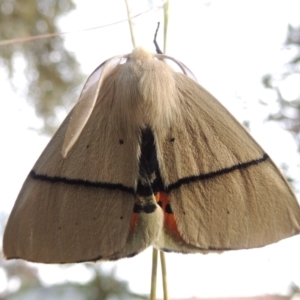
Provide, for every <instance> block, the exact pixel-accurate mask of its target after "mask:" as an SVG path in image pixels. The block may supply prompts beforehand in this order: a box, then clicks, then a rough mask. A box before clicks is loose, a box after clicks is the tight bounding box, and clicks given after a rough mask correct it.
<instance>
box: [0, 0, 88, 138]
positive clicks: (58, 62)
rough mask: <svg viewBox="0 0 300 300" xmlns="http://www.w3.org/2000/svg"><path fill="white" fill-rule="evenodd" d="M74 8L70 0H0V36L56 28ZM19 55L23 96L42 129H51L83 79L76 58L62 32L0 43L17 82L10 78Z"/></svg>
mask: <svg viewBox="0 0 300 300" xmlns="http://www.w3.org/2000/svg"><path fill="white" fill-rule="evenodd" d="M73 8H74V3H73V2H72V0H28V1H22V0H1V2H0V39H1V40H9V39H13V38H20V37H27V36H34V35H40V34H45V33H55V32H58V31H59V30H58V27H57V22H58V20H59V18H60V17H61V16H63V15H64V14H66V13H67V12H69V11H71V10H72V9H73ZM20 59H21V60H22V61H24V62H25V69H24V77H25V78H26V80H27V83H28V88H26V91H25V96H26V98H27V99H28V100H29V102H30V104H32V105H33V106H34V108H35V111H36V114H37V115H38V116H39V117H42V119H43V121H44V130H45V132H47V133H51V132H52V131H53V129H54V128H56V127H57V125H58V123H57V119H56V112H57V109H59V107H68V106H69V105H70V102H71V100H72V102H74V101H75V100H76V99H77V95H76V94H75V93H74V88H75V87H76V86H77V85H78V84H79V83H80V82H81V79H82V78H81V74H80V71H79V66H78V62H77V61H76V59H75V56H74V55H73V54H72V53H70V52H68V51H67V50H66V49H65V48H64V41H63V37H61V36H58V37H55V38H47V39H41V40H37V41H31V42H25V43H14V44H11V45H5V46H2V47H0V62H1V65H2V67H3V66H4V68H5V69H6V71H7V72H8V74H9V78H10V82H11V84H12V85H17V84H18V83H16V82H14V80H13V79H14V75H15V71H16V69H17V68H18V65H19V64H20ZM17 71H18V72H19V70H17ZM69 99H71V100H69Z"/></svg>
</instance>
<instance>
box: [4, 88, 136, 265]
mask: <svg viewBox="0 0 300 300" xmlns="http://www.w3.org/2000/svg"><path fill="white" fill-rule="evenodd" d="M101 95H103V96H101V97H102V98H101V97H100V99H98V100H97V103H96V105H95V108H94V109H93V111H92V114H91V116H90V117H89V119H88V121H87V123H86V125H85V126H84V128H83V130H82V132H81V134H80V136H79V137H78V139H77V141H76V143H75V144H74V146H73V147H72V149H71V150H70V151H69V152H68V155H67V156H66V157H65V158H63V156H62V154H61V150H62V145H63V141H64V137H65V133H66V130H67V127H68V124H69V122H70V118H71V116H72V112H71V113H70V114H69V116H68V117H67V118H66V120H65V121H64V122H63V124H62V125H61V127H60V128H59V129H58V131H57V133H56V134H55V136H54V137H53V138H52V140H51V141H50V143H49V144H48V146H47V147H46V149H45V150H44V152H43V153H42V155H41V156H40V158H39V159H38V161H37V163H36V164H35V166H34V167H33V169H32V171H31V172H30V174H29V176H28V178H27V180H26V181H25V183H24V185H23V187H22V190H21V192H20V194H19V196H18V199H17V201H16V204H15V207H14V209H13V212H12V214H11V216H10V218H9V221H8V224H7V226H6V230H5V235H4V253H5V256H6V257H7V258H23V259H26V260H30V261H36V262H47V263H67V262H78V261H90V260H98V259H106V258H108V257H111V256H114V254H115V253H118V252H120V250H121V249H122V248H124V246H125V244H126V241H127V239H128V238H129V233H130V222H131V217H132V212H133V206H134V200H135V196H134V188H135V186H136V181H137V178H138V157H139V152H140V149H139V136H138V130H137V131H136V132H133V133H131V134H130V138H127V135H125V134H124V133H122V132H123V131H122V130H121V129H120V128H121V127H122V126H121V124H120V123H119V121H118V120H119V119H118V117H117V116H116V112H115V111H114V106H113V105H112V103H111V101H113V97H114V91H113V90H112V89H111V86H110V85H109V84H108V85H107V84H104V87H103V90H102V93H101ZM136 247H137V249H136V251H137V252H138V251H140V250H141V249H139V246H138V245H137V246H136ZM130 251H132V249H130ZM126 254H130V253H125V252H124V251H123V252H122V255H123V256H125V255H126Z"/></svg>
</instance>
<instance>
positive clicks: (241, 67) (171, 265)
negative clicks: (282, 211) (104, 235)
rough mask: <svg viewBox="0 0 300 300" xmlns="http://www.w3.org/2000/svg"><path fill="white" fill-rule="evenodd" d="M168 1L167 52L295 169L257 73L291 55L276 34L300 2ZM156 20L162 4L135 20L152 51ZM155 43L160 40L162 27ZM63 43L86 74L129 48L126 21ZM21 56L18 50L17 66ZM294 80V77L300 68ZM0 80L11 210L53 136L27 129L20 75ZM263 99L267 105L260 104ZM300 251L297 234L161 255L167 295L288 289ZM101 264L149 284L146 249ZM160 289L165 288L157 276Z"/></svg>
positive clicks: (67, 21) (83, 24)
mask: <svg viewBox="0 0 300 300" xmlns="http://www.w3.org/2000/svg"><path fill="white" fill-rule="evenodd" d="M170 2H171V3H170V23H169V33H168V48H167V54H168V55H170V56H174V57H176V58H177V59H179V60H180V61H182V62H184V63H185V64H186V65H187V66H188V67H189V68H190V69H191V70H192V71H193V73H194V74H195V75H196V77H197V79H198V82H199V83H200V84H201V85H203V86H204V87H205V88H206V89H208V90H209V91H210V92H211V93H213V94H214V95H215V96H216V97H217V98H218V99H219V100H220V101H221V102H222V103H223V104H224V105H225V106H226V107H227V108H228V109H229V110H230V111H231V112H232V113H233V114H234V115H235V116H236V118H237V119H239V120H240V121H242V120H245V119H246V120H250V121H251V132H252V134H253V135H254V136H255V138H256V139H257V140H258V141H259V143H260V144H261V145H262V146H263V147H264V148H265V150H266V151H267V152H268V153H269V154H270V156H271V157H272V158H273V159H274V160H275V162H277V163H278V164H281V163H286V164H288V165H289V166H290V174H291V175H292V176H294V177H296V176H297V174H299V165H300V159H299V155H298V154H297V152H296V145H295V143H294V141H293V139H292V138H291V136H290V135H289V134H287V133H286V132H284V131H283V130H281V129H280V127H279V126H278V125H277V124H274V123H267V124H266V123H264V122H263V121H264V118H266V116H267V115H268V113H269V112H270V111H271V110H274V109H276V103H275V102H274V95H273V94H272V93H268V92H266V91H264V90H263V88H262V86H261V77H262V76H263V75H264V74H266V73H270V72H275V73H278V72H280V68H281V66H282V64H283V62H284V61H285V60H286V59H287V54H286V52H285V51H282V43H283V41H284V39H285V37H286V30H287V24H288V23H292V24H297V22H300V19H299V12H300V1H298V0H278V1H274V0H251V1H250V0H248V1H246V0H244V1H241V0H240V1H238V0H227V1H225V0H212V3H211V5H209V6H206V5H204V3H205V1H200V0H185V1H183V0H181V1H179V0H178V1H176V0H170ZM149 3H150V1H137V0H136V1H132V4H133V11H132V14H136V13H138V12H141V11H145V10H147V7H148V5H149ZM125 18H126V11H125V4H124V3H123V0H110V1H95V0H86V1H77V9H76V11H74V12H72V13H71V14H69V15H67V16H65V17H64V18H63V19H62V20H61V27H62V31H71V30H75V29H81V28H88V27H93V26H99V25H105V24H109V23H113V22H115V21H118V20H122V19H125ZM159 20H161V21H162V10H159V9H157V10H155V11H154V12H151V13H148V14H145V15H143V16H141V17H139V18H137V19H135V21H134V23H135V26H136V27H135V28H136V34H137V40H138V44H141V45H144V46H146V47H148V48H149V49H151V50H152V51H154V47H153V45H152V40H153V34H154V30H155V28H156V23H157V21H159ZM159 42H160V45H161V48H162V46H163V45H162V31H161V32H160V38H159ZM66 45H67V47H68V48H69V49H70V50H71V51H73V52H74V53H75V54H76V55H77V58H78V60H79V62H80V63H81V64H82V69H83V71H84V72H85V73H86V74H89V73H91V72H92V71H93V70H94V69H95V68H96V67H97V66H98V65H99V64H100V63H101V62H102V61H104V60H105V59H107V58H109V57H111V56H114V55H116V54H121V53H128V52H130V51H131V50H132V45H131V39H130V35H129V29H128V24H127V23H126V22H125V23H122V24H118V25H113V26H109V27H103V28H101V29H98V30H92V31H88V32H84V33H77V34H70V35H68V36H66ZM0 50H1V49H0ZM24 63H25V62H23V61H22V60H21V59H20V65H19V66H18V70H19V72H20V74H22V68H23V67H24ZM291 80H293V82H296V85H298V86H299V83H300V79H299V77H298V78H293V79H291ZM291 80H290V81H291ZM0 82H1V90H0V97H1V99H2V100H1V101H0V134H1V138H2V147H1V154H2V155H1V156H0V167H1V170H2V172H1V173H0V174H1V175H0V182H1V189H0V209H2V210H3V211H4V212H6V213H8V212H9V211H10V210H11V208H12V205H13V203H14V201H15V199H16V197H17V194H18V192H19V189H20V188H21V185H22V183H23V181H24V179H25V177H26V175H27V173H28V172H29V170H30V169H31V167H32V165H33V164H34V162H35V161H36V159H37V158H38V156H39V154H40V153H41V151H42V150H43V148H44V147H45V145H46V143H47V142H48V140H49V138H47V137H44V136H39V135H38V134H37V133H36V132H35V131H34V130H32V129H30V128H31V127H36V126H39V125H40V121H38V120H37V119H36V117H35V115H34V112H33V109H32V108H31V107H29V106H28V104H27V103H26V101H25V99H23V98H22V88H23V79H22V75H20V78H17V79H16V82H18V85H17V87H18V89H17V90H16V91H12V90H11V89H10V86H9V85H8V83H7V78H6V75H5V74H4V73H3V72H1V70H0ZM289 84H290V83H289ZM292 90H293V91H294V94H295V93H296V94H297V93H299V90H296V91H295V89H294V88H293V89H292ZM259 99H262V100H264V101H266V102H268V103H269V104H270V105H268V106H262V105H260V104H258V100H259ZM62 114H63V113H62ZM298 180H299V178H298ZM299 253H300V237H294V238H291V239H288V240H285V241H282V242H280V243H278V244H276V245H271V246H267V247H265V248H262V249H255V250H247V251H236V252H230V253H224V254H222V255H216V254H209V255H201V254H197V255H179V254H167V263H168V274H169V279H168V280H169V289H170V295H171V297H181V296H182V297H183V296H185V297H189V296H199V297H217V296H223V297H224V296H244V295H257V294H266V293H286V292H287V291H288V286H289V284H290V283H291V282H292V281H295V282H296V283H297V284H298V285H300V279H299V270H300V259H299ZM102 265H103V267H104V268H105V269H110V268H113V267H115V266H116V267H117V274H118V276H120V277H121V278H122V279H126V280H127V281H128V282H129V283H130V288H131V289H132V290H133V291H136V292H140V293H149V287H150V272H151V250H150V249H149V250H147V251H145V252H144V253H142V254H140V255H138V256H136V257H134V258H131V259H124V260H121V261H119V262H116V263H103V264H102ZM74 268H75V269H78V270H77V271H74V270H71V271H69V272H67V271H62V270H59V271H57V267H56V266H46V267H43V268H41V275H42V278H43V279H44V281H45V282H47V283H48V284H50V283H52V282H57V281H61V280H64V279H69V280H76V281H80V280H83V281H84V279H85V278H87V277H88V276H89V275H88V274H85V273H84V272H83V270H82V266H80V265H78V266H75V267H74ZM50 271H51V272H50ZM52 271H53V272H52ZM83 277H84V278H83ZM0 280H1V279H0ZM158 289H159V296H162V294H161V284H160V283H159V284H158ZM0 290H1V282H0Z"/></svg>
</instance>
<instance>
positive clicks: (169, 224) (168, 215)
mask: <svg viewBox="0 0 300 300" xmlns="http://www.w3.org/2000/svg"><path fill="white" fill-rule="evenodd" d="M155 198H156V201H157V203H158V204H159V205H160V206H161V208H162V210H163V212H164V227H165V230H167V231H168V232H169V233H170V234H171V235H172V236H173V237H175V238H179V239H181V236H180V233H179V231H178V228H177V224H176V220H175V217H174V214H173V211H172V207H171V205H170V201H169V197H168V194H166V193H164V192H158V193H156V194H155Z"/></svg>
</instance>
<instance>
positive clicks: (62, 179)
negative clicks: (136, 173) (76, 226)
mask: <svg viewBox="0 0 300 300" xmlns="http://www.w3.org/2000/svg"><path fill="white" fill-rule="evenodd" d="M29 175H30V176H31V177H32V178H33V179H37V180H41V181H49V182H51V183H65V184H70V185H83V186H86V187H95V188H103V189H108V190H121V191H123V192H127V193H130V194H133V195H136V193H135V191H134V188H130V187H127V186H125V185H123V184H121V183H108V182H100V181H90V180H84V179H72V178H66V177H60V176H48V175H43V174H37V173H36V172H35V171H34V170H32V171H31V172H30V173H29Z"/></svg>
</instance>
